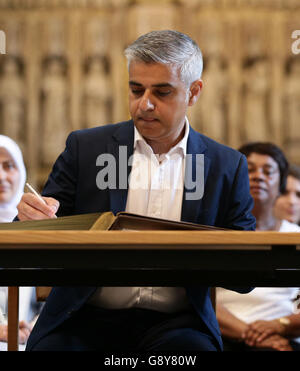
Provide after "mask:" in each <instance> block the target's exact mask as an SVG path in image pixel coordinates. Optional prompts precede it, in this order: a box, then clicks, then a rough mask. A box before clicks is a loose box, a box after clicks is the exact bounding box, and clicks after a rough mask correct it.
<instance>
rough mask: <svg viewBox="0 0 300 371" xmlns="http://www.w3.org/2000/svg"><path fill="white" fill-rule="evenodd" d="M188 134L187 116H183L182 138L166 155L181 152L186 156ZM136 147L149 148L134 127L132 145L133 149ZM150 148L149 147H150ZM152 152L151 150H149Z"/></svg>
mask: <svg viewBox="0 0 300 371" xmlns="http://www.w3.org/2000/svg"><path fill="white" fill-rule="evenodd" d="M189 132H190V124H189V120H188V118H187V116H185V132H184V136H183V138H182V139H181V141H180V142H178V143H177V144H176V145H175V146H174V147H172V148H171V149H170V150H169V152H168V154H171V153H174V152H176V151H181V153H182V154H183V155H184V156H186V147H187V140H188V137H189ZM137 145H141V146H142V147H144V148H148V147H150V146H149V144H148V143H147V142H146V141H145V139H144V138H143V136H142V135H141V134H140V132H139V131H138V129H137V128H136V126H134V145H133V148H134V149H136V147H137ZM150 148H151V147H150ZM151 150H152V149H151Z"/></svg>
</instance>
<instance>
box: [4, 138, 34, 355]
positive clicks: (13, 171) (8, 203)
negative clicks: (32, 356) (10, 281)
mask: <svg viewBox="0 0 300 371" xmlns="http://www.w3.org/2000/svg"><path fill="white" fill-rule="evenodd" d="M25 180H26V169H25V165H24V161H23V156H22V152H21V150H20V148H19V146H18V145H17V144H16V143H15V142H14V141H13V140H12V139H11V138H9V137H7V136H5V135H0V223H4V222H11V221H12V220H13V218H14V217H15V216H16V214H17V213H18V211H17V205H18V203H19V202H20V199H21V197H22V195H23V191H24V184H25ZM32 294H33V288H32V287H23V288H21V289H20V319H21V321H20V324H19V341H20V343H25V342H26V341H27V338H28V336H29V333H30V330H31V328H32V326H33V323H32V324H30V323H29V318H30V317H28V316H27V314H26V313H27V312H28V310H30V309H31V298H32ZM6 314H7V287H0V342H7V322H6ZM31 319H32V318H30V320H31ZM2 345H3V344H2ZM5 345H6V344H5ZM1 348H3V347H2V346H1Z"/></svg>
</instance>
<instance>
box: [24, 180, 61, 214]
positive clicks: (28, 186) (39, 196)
mask: <svg viewBox="0 0 300 371" xmlns="http://www.w3.org/2000/svg"><path fill="white" fill-rule="evenodd" d="M26 187H27V188H28V189H29V190H30V192H32V193H33V194H34V195H35V196H36V197H38V198H39V199H40V200H41V201H42V202H43V203H44V204H46V205H47V202H46V201H45V200H44V199H43V198H42V196H41V195H40V194H38V193H37V191H36V190H35V189H34V188H33V187H32V186H31V185H30V184H29V183H26ZM53 217H54V218H57V216H56V215H54V216H53Z"/></svg>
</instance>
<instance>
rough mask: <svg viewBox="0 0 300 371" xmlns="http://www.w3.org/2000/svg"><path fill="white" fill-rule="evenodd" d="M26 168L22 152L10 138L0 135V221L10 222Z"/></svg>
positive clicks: (19, 194)
mask: <svg viewBox="0 0 300 371" xmlns="http://www.w3.org/2000/svg"><path fill="white" fill-rule="evenodd" d="M25 180H26V170H25V165H24V161H23V156H22V152H21V150H20V148H19V146H18V145H17V143H15V142H14V141H13V140H12V139H10V138H9V137H7V136H5V135H0V223H3V222H11V221H12V220H13V219H14V217H15V216H16V215H17V214H18V211H17V205H18V203H19V202H20V199H21V197H22V195H23V192H24V185H25Z"/></svg>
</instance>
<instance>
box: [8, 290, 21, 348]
mask: <svg viewBox="0 0 300 371" xmlns="http://www.w3.org/2000/svg"><path fill="white" fill-rule="evenodd" d="M7 324H8V339H7V350H8V351H16V350H19V287H17V286H16V287H8V310H7Z"/></svg>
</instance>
